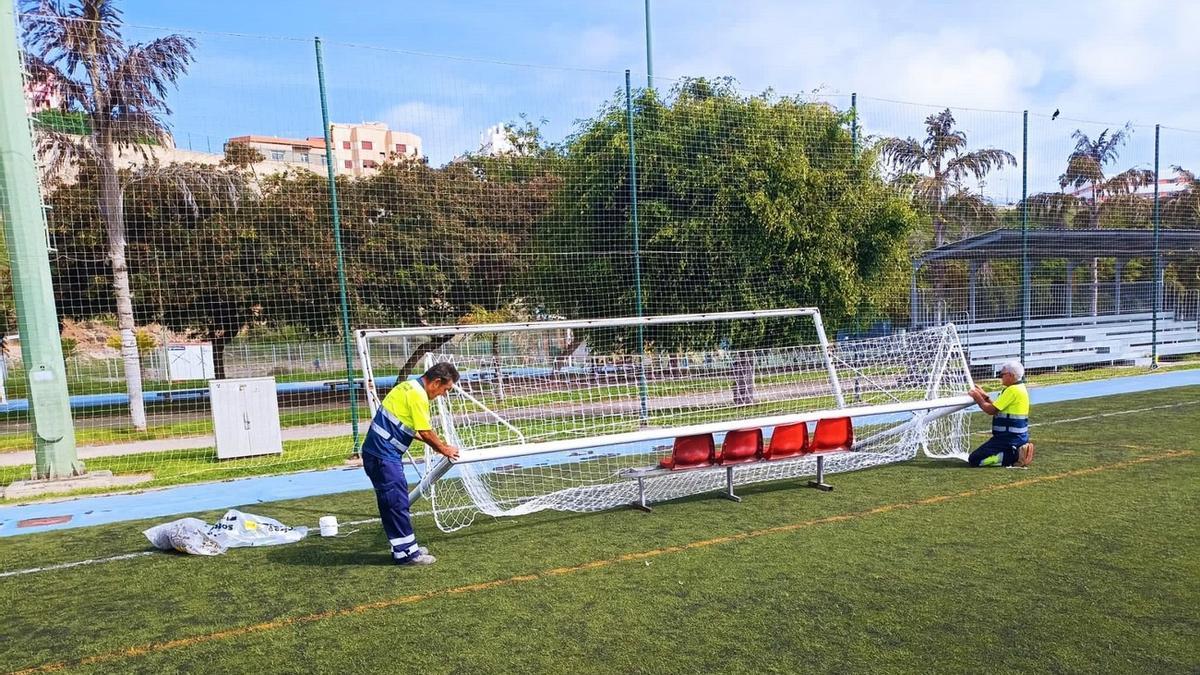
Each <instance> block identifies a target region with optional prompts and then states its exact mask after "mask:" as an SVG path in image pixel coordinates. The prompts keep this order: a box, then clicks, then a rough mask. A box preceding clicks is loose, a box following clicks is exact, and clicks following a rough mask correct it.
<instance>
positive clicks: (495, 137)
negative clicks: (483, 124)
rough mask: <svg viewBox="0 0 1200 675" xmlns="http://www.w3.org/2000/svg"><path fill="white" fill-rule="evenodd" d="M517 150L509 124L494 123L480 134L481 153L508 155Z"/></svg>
mask: <svg viewBox="0 0 1200 675" xmlns="http://www.w3.org/2000/svg"><path fill="white" fill-rule="evenodd" d="M516 151H517V147H516V146H515V145H513V142H512V138H511V137H510V133H509V129H508V125H507V124H495V125H492V126H490V127H488V128H487V129H486V130H484V132H483V133H482V134H480V136H479V152H480V154H484V155H507V154H511V153H514V152H516Z"/></svg>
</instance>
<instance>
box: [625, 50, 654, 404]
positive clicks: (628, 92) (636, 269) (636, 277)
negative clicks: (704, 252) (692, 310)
mask: <svg viewBox="0 0 1200 675" xmlns="http://www.w3.org/2000/svg"><path fill="white" fill-rule="evenodd" d="M625 118H626V120H627V121H628V123H629V209H630V215H631V216H632V218H633V292H634V297H635V301H634V304H636V305H637V315H638V316H639V317H640V316H642V246H641V240H640V238H639V234H638V202H637V152H636V151H635V150H634V142H633V89H632V88H631V87H630V86H629V70H626V71H625ZM645 330H646V329H645V327H644V326H642V325H641V324H638V361H639V362H640V364H641V366H640V371H639V374H638V389H639V390H640V393H641V396H640V398H641V402H642V422H643V423H645V422H647V421H649V419H650V405H649V398H650V391H649V387H647V385H646V335H645Z"/></svg>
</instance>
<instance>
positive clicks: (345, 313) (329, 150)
mask: <svg viewBox="0 0 1200 675" xmlns="http://www.w3.org/2000/svg"><path fill="white" fill-rule="evenodd" d="M313 41H314V43H315V45H316V50H317V83H318V85H319V86H320V90H321V121H322V122H323V123H324V124H325V176H326V180H328V181H329V211H330V213H331V215H332V216H333V247H334V250H336V251H337V269H338V292H339V293H340V294H341V303H342V349H343V351H344V352H345V358H346V384H347V386H348V387H349V389H350V434H351V436H352V437H353V443H354V454H358V392H357V391H356V390H355V388H354V354H353V351H352V350H351V348H350V300H349V294H348V293H347V292H346V259H345V255H344V254H343V252H342V218H341V214H340V213H338V198H337V181H336V180H335V179H334V176H333V171H334V170H333V128H332V127H331V126H330V124H329V101H328V99H327V97H326V95H325V62H324V60H323V59H322V58H321V38H319V37H318V38H313Z"/></svg>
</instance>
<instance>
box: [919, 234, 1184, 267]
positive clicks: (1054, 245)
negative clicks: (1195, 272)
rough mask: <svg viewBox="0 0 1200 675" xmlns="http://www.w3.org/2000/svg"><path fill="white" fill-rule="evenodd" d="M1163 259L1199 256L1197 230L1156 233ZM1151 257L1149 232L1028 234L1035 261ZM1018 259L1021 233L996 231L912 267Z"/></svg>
mask: <svg viewBox="0 0 1200 675" xmlns="http://www.w3.org/2000/svg"><path fill="white" fill-rule="evenodd" d="M1159 241H1160V243H1161V246H1162V252H1163V254H1164V255H1171V254H1175V255H1197V256H1200V230H1179V229H1162V230H1159ZM1153 254H1154V231H1153V230H1100V229H1093V230H1029V257H1030V258H1031V259H1035V260H1038V259H1040V260H1047V259H1067V260H1074V259H1080V260H1082V259H1085V258H1111V257H1115V256H1118V255H1120V256H1122V257H1130V258H1137V257H1144V256H1147V255H1153ZM1020 257H1021V230H1019V229H1016V228H1006V229H997V230H992V231H990V232H984V233H983V234H977V235H975V236H973V237H967V238H966V239H960V240H959V241H956V242H953V243H950V244H943V245H942V246H939V247H937V248H932V249H929V250H928V251H925V252H924V253H922V254H921V255H920V256H918V257H917V259H916V260H914V261H913V265H914V266H915V267H921V266H922V265H924V264H925V263H928V262H932V261H934V260H987V259H993V260H994V259H997V258H1020Z"/></svg>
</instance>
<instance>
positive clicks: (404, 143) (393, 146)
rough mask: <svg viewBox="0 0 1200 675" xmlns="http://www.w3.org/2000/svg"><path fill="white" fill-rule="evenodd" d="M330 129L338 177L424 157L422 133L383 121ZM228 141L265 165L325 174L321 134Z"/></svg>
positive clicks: (344, 125) (335, 126)
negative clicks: (252, 153) (257, 156)
mask: <svg viewBox="0 0 1200 675" xmlns="http://www.w3.org/2000/svg"><path fill="white" fill-rule="evenodd" d="M331 130H332V132H333V134H332V135H333V168H334V171H335V173H336V174H337V175H339V176H356V177H357V176H369V175H371V174H373V173H375V171H377V170H378V169H379V167H380V166H381V165H382V164H383V163H384V162H385V161H387V160H389V159H394V158H398V157H408V158H411V159H420V158H421V157H423V156H424V155H423V154H422V144H421V137H420V136H417V135H416V134H411V133H408V132H405V131H394V130H392V129H389V128H388V126H387V125H386V124H384V123H383V122H364V123H362V124H333V125H331ZM229 143H242V144H245V145H247V146H249V147H251V148H254V149H255V150H257V151H259V152H261V153H262V155H263V158H264V164H265V165H266V167H270V166H279V165H280V164H285V165H288V166H296V167H300V168H306V169H309V170H311V171H317V172H320V173H325V139H324V138H322V137H320V136H309V137H307V138H303V139H300V138H281V137H278V136H254V135H250V136H235V137H233V138H230V139H229Z"/></svg>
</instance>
